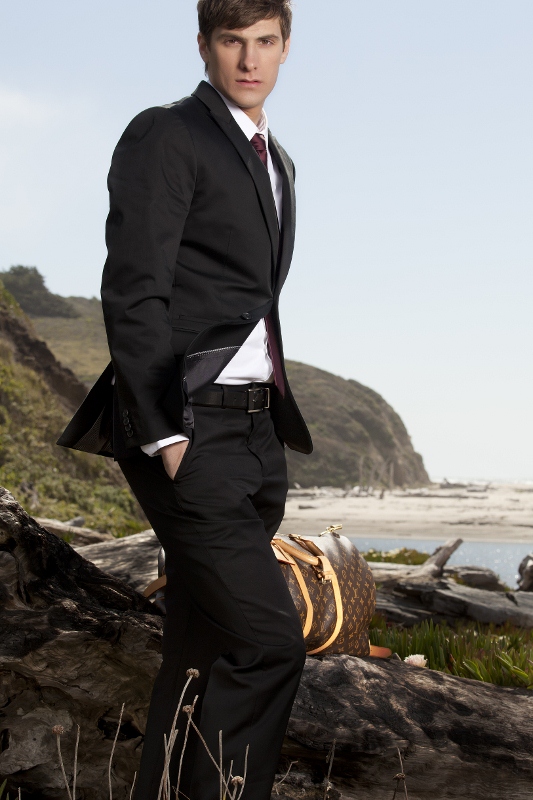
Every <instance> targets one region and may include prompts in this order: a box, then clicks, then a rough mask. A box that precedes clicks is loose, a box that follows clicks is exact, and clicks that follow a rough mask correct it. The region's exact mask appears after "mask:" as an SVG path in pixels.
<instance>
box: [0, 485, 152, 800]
mask: <svg viewBox="0 0 533 800" xmlns="http://www.w3.org/2000/svg"><path fill="white" fill-rule="evenodd" d="M161 633H162V619H161V617H160V616H159V615H158V614H157V612H156V610H155V609H154V607H153V606H151V604H149V603H148V601H146V600H145V599H144V598H143V597H142V596H141V595H140V594H138V593H137V592H136V591H134V590H133V589H132V588H131V587H130V586H128V585H127V584H126V583H123V582H122V581H120V580H118V579H117V578H114V577H113V576H111V575H109V574H105V573H103V572H101V571H100V570H99V569H98V568H97V567H95V566H94V565H93V564H91V563H90V562H88V561H86V560H85V559H84V558H82V557H81V556H80V555H78V553H76V552H75V551H74V550H73V549H72V547H70V545H68V544H67V543H66V542H64V541H62V540H61V539H60V538H58V537H57V536H55V535H53V534H51V533H49V532H48V531H46V530H45V529H44V528H41V527H40V526H39V525H38V524H37V523H36V522H35V521H34V520H32V519H31V518H30V517H28V515H27V514H26V513H25V512H24V511H23V510H22V508H21V507H20V506H19V505H18V504H17V503H16V502H15V501H14V499H13V498H12V496H11V495H10V494H9V493H8V492H6V490H5V489H0V687H1V688H0V775H1V776H4V777H6V778H8V785H9V788H10V789H11V790H12V791H13V790H15V789H16V788H18V787H19V786H20V787H21V788H22V789H23V790H24V792H23V797H24V794H27V795H29V796H32V797H33V796H35V797H36V798H40V797H42V798H45V797H46V798H51V799H53V800H55V798H58V800H59V798H62V799H64V798H66V794H65V790H64V787H63V783H62V778H61V773H60V771H59V767H58V758H57V751H56V740H55V737H54V736H53V735H52V727H53V726H55V725H61V726H62V727H63V729H64V731H65V733H64V734H63V736H62V737H61V742H62V747H63V751H64V754H65V761H66V764H67V771H70V774H72V763H73V760H72V754H73V747H74V742H75V737H76V728H77V725H79V726H80V729H81V738H80V746H79V751H80V758H79V774H78V777H77V783H78V787H79V792H78V797H80V798H83V799H84V800H103V799H104V798H105V797H106V796H108V795H107V789H106V786H107V762H108V759H109V753H110V749H111V744H112V740H113V737H114V735H115V732H116V729H117V723H118V719H119V714H120V709H121V706H122V703H125V714H124V717H123V721H122V725H121V729H120V735H119V741H118V743H117V747H116V756H115V759H114V780H113V786H114V796H115V797H116V798H120V800H122V798H127V797H128V796H129V790H130V786H131V781H132V778H133V774H134V771H135V768H136V765H137V763H138V757H139V752H140V751H139V748H140V747H141V744H142V731H144V727H145V723H146V713H147V709H148V703H149V698H150V691H151V686H152V683H153V680H154V678H155V675H156V673H157V670H158V668H159V664H160V641H161Z"/></svg>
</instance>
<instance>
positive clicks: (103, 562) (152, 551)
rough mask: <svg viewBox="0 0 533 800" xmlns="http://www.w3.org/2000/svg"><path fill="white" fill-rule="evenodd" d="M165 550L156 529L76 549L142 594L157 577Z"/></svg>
mask: <svg viewBox="0 0 533 800" xmlns="http://www.w3.org/2000/svg"><path fill="white" fill-rule="evenodd" d="M160 547H161V545H160V543H159V540H158V539H157V537H156V535H155V533H154V532H153V531H152V530H148V531H143V532H142V533H135V534H134V535H133V536H126V537H124V539H113V541H112V542H104V543H102V544H90V545H88V546H87V547H76V549H77V551H78V553H80V555H82V556H83V557H84V558H86V559H88V560H89V561H92V563H93V564H96V566H97V567H99V568H100V569H102V570H104V571H105V572H109V574H110V575H114V576H115V578H120V580H121V581H125V582H126V583H129V585H130V586H133V588H134V589H137V591H138V592H142V591H143V590H144V589H145V588H146V587H147V586H148V584H149V583H151V582H152V581H154V580H155V579H156V578H157V554H158V552H159V548H160Z"/></svg>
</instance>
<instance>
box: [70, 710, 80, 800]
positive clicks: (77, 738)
mask: <svg viewBox="0 0 533 800" xmlns="http://www.w3.org/2000/svg"><path fill="white" fill-rule="evenodd" d="M77 728H78V730H77V733H76V744H75V746H74V775H73V776H72V800H76V777H77V772H78V747H79V744H80V726H79V725H78V726H77Z"/></svg>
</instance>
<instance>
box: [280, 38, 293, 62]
mask: <svg viewBox="0 0 533 800" xmlns="http://www.w3.org/2000/svg"><path fill="white" fill-rule="evenodd" d="M290 49H291V37H290V36H289V38H288V39H287V41H286V42H285V46H284V48H283V53H282V54H281V61H280V64H284V63H285V62H286V60H287V56H288V55H289V50H290Z"/></svg>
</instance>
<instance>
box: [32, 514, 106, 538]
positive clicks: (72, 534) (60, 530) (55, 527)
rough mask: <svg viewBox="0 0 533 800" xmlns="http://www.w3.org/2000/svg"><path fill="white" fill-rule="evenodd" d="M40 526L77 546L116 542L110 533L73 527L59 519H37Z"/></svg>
mask: <svg viewBox="0 0 533 800" xmlns="http://www.w3.org/2000/svg"><path fill="white" fill-rule="evenodd" d="M35 521H36V522H37V524H38V525H40V526H41V527H42V528H44V529H45V530H47V531H48V533H53V534H55V535H56V536H59V538H60V539H67V540H68V541H70V542H72V543H74V544H77V545H85V544H94V543H95V542H109V541H111V540H114V536H112V535H111V534H110V533H100V532H99V531H93V530H91V529H90V528H80V527H78V526H77V525H71V524H69V523H68V522H60V521H59V520H58V519H46V518H45V517H35Z"/></svg>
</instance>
